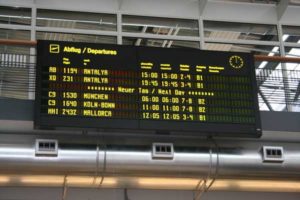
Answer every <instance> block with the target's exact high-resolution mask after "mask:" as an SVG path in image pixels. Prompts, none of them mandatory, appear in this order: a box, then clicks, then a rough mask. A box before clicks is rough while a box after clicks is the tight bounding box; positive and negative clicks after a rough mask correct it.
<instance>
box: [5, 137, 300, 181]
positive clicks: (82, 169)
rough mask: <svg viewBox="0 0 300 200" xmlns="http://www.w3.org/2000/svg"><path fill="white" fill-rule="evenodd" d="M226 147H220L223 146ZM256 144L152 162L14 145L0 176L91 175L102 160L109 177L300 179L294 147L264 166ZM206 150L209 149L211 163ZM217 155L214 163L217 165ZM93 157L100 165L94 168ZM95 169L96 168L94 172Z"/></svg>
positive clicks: (132, 154) (180, 153)
mask: <svg viewBox="0 0 300 200" xmlns="http://www.w3.org/2000/svg"><path fill="white" fill-rule="evenodd" d="M224 144H225V145H224ZM263 145H264V144H262V143H261V142H251V143H249V144H247V145H246V146H245V145H243V142H242V141H241V142H239V143H238V144H235V145H234V143H229V145H226V143H223V142H222V146H221V147H219V154H217V151H216V150H215V149H214V148H215V147H211V148H210V147H199V148H193V149H192V150H189V148H185V150H180V149H182V148H179V149H178V150H176V147H175V153H174V158H173V159H170V160H166V159H163V160H156V159H152V154H151V148H150V147H149V150H147V149H146V150H128V147H126V146H124V147H122V148H121V147H119V146H118V149H117V150H116V149H114V148H113V147H110V148H108V149H107V150H106V155H105V151H104V149H100V150H99V152H98V154H99V155H97V148H96V146H95V148H94V147H93V148H89V149H81V148H80V149H76V148H74V149H71V148H68V149H66V148H60V149H59V151H58V156H57V157H38V156H35V149H34V147H33V146H27V147H25V146H20V145H17V144H12V145H5V144H1V146H0V163H1V165H0V174H4V173H13V174H54V175H76V174H83V175H89V176H94V175H95V171H97V170H98V171H99V172H100V171H102V170H103V169H102V168H103V164H104V162H105V157H106V168H105V175H113V176H124V175H125V176H130V175H134V176H140V175H142V176H156V177H157V176H158V177H165V176H167V177H188V178H206V177H207V174H209V172H210V170H211V168H213V169H215V168H216V167H218V168H219V169H218V178H243V177H249V178H253V179H257V178H268V179H270V178H272V179H282V178H286V179H298V180H299V179H300V147H299V145H297V144H296V143H295V144H294V143H280V144H276V145H280V146H283V148H284V162H283V163H264V162H263V160H262V155H261V152H260V151H261V148H262V146H263ZM210 149H213V150H214V151H213V153H212V162H211V161H210V160H211V158H210V153H209V151H210ZM217 156H218V163H219V166H217V159H216V158H217ZM97 159H99V161H98V162H99V163H98V164H97ZM97 167H98V168H99V169H96V168H97Z"/></svg>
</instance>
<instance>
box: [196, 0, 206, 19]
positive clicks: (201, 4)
mask: <svg viewBox="0 0 300 200" xmlns="http://www.w3.org/2000/svg"><path fill="white" fill-rule="evenodd" d="M198 1H199V15H200V16H202V15H203V13H204V10H205V8H206V5H207V2H208V0H198Z"/></svg>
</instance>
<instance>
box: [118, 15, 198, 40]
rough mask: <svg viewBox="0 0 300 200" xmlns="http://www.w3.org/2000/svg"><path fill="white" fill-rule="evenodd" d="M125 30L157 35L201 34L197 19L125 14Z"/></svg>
mask: <svg viewBox="0 0 300 200" xmlns="http://www.w3.org/2000/svg"><path fill="white" fill-rule="evenodd" d="M122 21H123V24H122V28H123V31H124V32H133V33H148V34H155V35H178V36H199V27H198V21H197V20H190V19H173V18H158V17H140V16H123V19H122Z"/></svg>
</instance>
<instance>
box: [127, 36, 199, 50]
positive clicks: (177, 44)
mask: <svg viewBox="0 0 300 200" xmlns="http://www.w3.org/2000/svg"><path fill="white" fill-rule="evenodd" d="M123 44H124V45H135V46H151V47H164V48H197V49H199V42H193V41H179V40H157V39H148V38H123Z"/></svg>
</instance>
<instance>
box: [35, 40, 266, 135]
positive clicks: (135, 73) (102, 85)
mask: <svg viewBox="0 0 300 200" xmlns="http://www.w3.org/2000/svg"><path fill="white" fill-rule="evenodd" d="M35 127H36V128H39V129H44V128H46V129H48V128H60V127H63V128H65V127H69V128H79V129H86V128H95V129H105V130H110V129H119V130H138V131H155V132H163V133H165V132H166V133H173V132H176V133H182V134H187V135H189V134H192V135H194V134H196V135H204V134H214V135H215V134H218V135H222V136H231V135H239V136H253V137H255V136H259V135H260V134H261V125H260V116H259V111H258V101H257V89H256V79H255V72H254V61H253V55H252V54H246V53H236V52H216V51H203V50H197V49H166V48H155V47H134V46H121V45H108V44H90V43H74V42H58V41H38V44H37V78H36V106H35Z"/></svg>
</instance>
